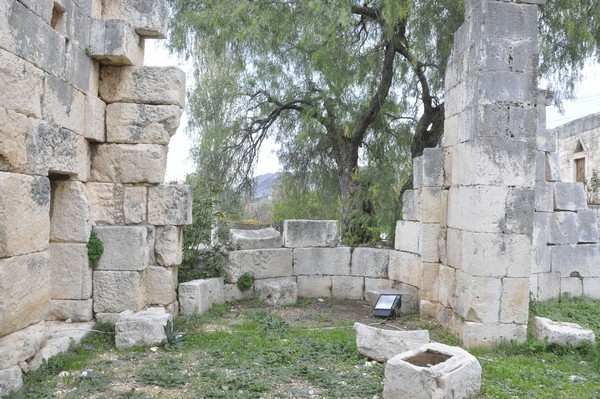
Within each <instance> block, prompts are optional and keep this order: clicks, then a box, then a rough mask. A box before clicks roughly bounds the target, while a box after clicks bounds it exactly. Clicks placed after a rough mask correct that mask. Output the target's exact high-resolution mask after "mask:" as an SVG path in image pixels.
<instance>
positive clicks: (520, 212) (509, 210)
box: [504, 187, 535, 235]
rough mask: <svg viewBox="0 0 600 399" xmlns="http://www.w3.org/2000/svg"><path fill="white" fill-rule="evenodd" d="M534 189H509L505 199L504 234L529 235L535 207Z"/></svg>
mask: <svg viewBox="0 0 600 399" xmlns="http://www.w3.org/2000/svg"><path fill="white" fill-rule="evenodd" d="M534 197H535V189H534V188H531V187H510V188H509V190H508V196H507V197H506V220H505V223H506V225H505V228H504V232H505V233H508V234H529V235H530V234H531V233H532V230H533V217H534V211H533V209H534V207H535V198H534Z"/></svg>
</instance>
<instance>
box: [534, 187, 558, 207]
mask: <svg viewBox="0 0 600 399" xmlns="http://www.w3.org/2000/svg"><path fill="white" fill-rule="evenodd" d="M535 210H536V211H538V212H553V211H554V185H553V184H552V183H546V182H536V183H535Z"/></svg>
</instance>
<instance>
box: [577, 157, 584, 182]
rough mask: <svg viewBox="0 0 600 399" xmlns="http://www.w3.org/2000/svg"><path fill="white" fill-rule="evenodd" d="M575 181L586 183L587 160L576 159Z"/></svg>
mask: <svg viewBox="0 0 600 399" xmlns="http://www.w3.org/2000/svg"><path fill="white" fill-rule="evenodd" d="M575 181H577V182H581V183H583V182H584V181H585V158H578V159H575Z"/></svg>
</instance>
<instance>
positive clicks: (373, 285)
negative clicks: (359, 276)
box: [364, 276, 394, 306]
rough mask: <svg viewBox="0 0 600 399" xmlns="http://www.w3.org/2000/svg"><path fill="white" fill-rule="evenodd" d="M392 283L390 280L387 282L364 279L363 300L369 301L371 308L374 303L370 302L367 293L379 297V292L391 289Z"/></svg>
mask: <svg viewBox="0 0 600 399" xmlns="http://www.w3.org/2000/svg"><path fill="white" fill-rule="evenodd" d="M393 284H394V282H393V281H392V280H388V279H387V276H386V278H369V277H365V298H364V299H365V300H367V301H369V303H370V304H371V306H373V305H374V304H375V303H373V302H371V297H370V296H369V292H374V293H375V294H374V295H377V296H379V292H382V290H389V289H392V286H393Z"/></svg>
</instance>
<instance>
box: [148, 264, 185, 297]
mask: <svg viewBox="0 0 600 399" xmlns="http://www.w3.org/2000/svg"><path fill="white" fill-rule="evenodd" d="M144 287H146V301H147V302H148V303H149V304H151V305H168V304H169V303H171V302H173V301H176V300H177V292H175V290H176V289H177V268H176V267H161V266H148V268H146V272H145V273H144Z"/></svg>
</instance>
